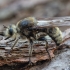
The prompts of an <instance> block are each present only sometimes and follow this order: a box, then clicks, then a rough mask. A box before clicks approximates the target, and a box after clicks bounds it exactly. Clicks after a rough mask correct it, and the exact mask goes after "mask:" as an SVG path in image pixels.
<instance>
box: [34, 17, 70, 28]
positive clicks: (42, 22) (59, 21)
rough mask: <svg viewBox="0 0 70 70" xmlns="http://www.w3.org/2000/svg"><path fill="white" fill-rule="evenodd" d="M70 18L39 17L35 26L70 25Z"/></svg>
mask: <svg viewBox="0 0 70 70" xmlns="http://www.w3.org/2000/svg"><path fill="white" fill-rule="evenodd" d="M69 19H70V18H56V19H55V18H54V19H39V20H37V22H38V23H37V25H36V26H34V27H41V28H44V27H51V26H57V27H60V26H70V20H69Z"/></svg>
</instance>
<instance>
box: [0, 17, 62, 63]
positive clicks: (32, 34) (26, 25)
mask: <svg viewBox="0 0 70 70" xmlns="http://www.w3.org/2000/svg"><path fill="white" fill-rule="evenodd" d="M37 24H38V20H36V19H35V18H34V17H27V18H25V19H23V20H20V21H19V22H18V23H17V24H16V25H10V26H8V27H5V28H6V30H5V31H4V32H0V35H3V36H7V38H6V39H9V38H11V37H12V38H14V39H13V40H11V41H14V40H15V39H16V35H17V34H19V37H18V38H17V39H16V41H15V43H14V45H13V46H12V48H11V50H12V49H13V47H14V46H15V45H16V43H17V42H18V40H19V39H20V38H22V36H25V37H26V38H27V39H28V40H29V42H30V45H29V64H31V56H32V47H33V40H42V41H46V43H47V44H48V42H47V39H46V38H45V36H46V35H49V36H50V37H51V38H52V40H53V41H54V42H55V43H56V45H57V46H59V45H60V43H61V42H62V32H61V30H60V29H59V28H58V27H57V26H51V27H44V26H42V27H40V26H38V25H37ZM39 32H44V33H45V35H43V36H42V37H40V38H39V39H37V38H36V34H37V33H39ZM11 41H9V42H11ZM46 47H47V46H46ZM46 50H47V49H46ZM48 54H49V53H48ZM49 57H50V54H49Z"/></svg>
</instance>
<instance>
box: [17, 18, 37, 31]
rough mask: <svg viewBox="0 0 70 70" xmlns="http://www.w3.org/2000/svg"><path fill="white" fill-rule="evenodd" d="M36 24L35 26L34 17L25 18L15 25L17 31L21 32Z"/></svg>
mask: <svg viewBox="0 0 70 70" xmlns="http://www.w3.org/2000/svg"><path fill="white" fill-rule="evenodd" d="M36 24H37V20H36V19H35V18H34V17H27V18H25V19H23V20H20V21H19V22H18V23H17V24H16V26H17V28H18V30H19V29H22V30H23V29H24V28H28V27H32V26H34V25H36Z"/></svg>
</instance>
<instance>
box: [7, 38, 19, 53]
mask: <svg viewBox="0 0 70 70" xmlns="http://www.w3.org/2000/svg"><path fill="white" fill-rule="evenodd" d="M19 39H20V37H18V38H17V39H16V41H15V43H14V45H13V46H12V47H11V50H10V51H8V53H9V54H10V53H11V52H12V50H13V48H14V47H15V45H16V43H17V42H18V40H19Z"/></svg>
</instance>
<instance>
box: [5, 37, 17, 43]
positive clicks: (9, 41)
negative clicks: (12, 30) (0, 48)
mask: <svg viewBox="0 0 70 70" xmlns="http://www.w3.org/2000/svg"><path fill="white" fill-rule="evenodd" d="M15 40H16V38H14V39H12V40H9V41H7V42H6V44H8V43H9V42H13V41H15Z"/></svg>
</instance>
